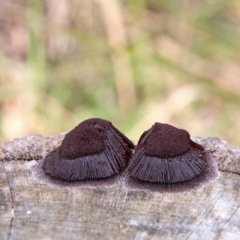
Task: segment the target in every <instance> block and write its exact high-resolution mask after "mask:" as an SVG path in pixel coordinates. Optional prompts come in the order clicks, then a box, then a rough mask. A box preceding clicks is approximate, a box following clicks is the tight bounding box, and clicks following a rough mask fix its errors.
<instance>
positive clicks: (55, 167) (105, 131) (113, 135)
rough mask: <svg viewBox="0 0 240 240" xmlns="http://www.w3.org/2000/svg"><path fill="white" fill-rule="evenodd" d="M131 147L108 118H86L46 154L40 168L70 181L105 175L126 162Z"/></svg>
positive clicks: (128, 141)
mask: <svg viewBox="0 0 240 240" xmlns="http://www.w3.org/2000/svg"><path fill="white" fill-rule="evenodd" d="M134 148H135V146H134V144H133V143H132V142H131V141H130V140H129V139H128V138H127V137H125V136H124V135H123V134H122V133H120V132H119V131H118V130H117V129H116V128H115V127H114V126H113V125H112V124H111V123H110V122H108V121H106V120H102V119H98V118H93V119H88V120H86V121H84V122H82V123H80V124H79V125H78V126H77V127H75V128H74V129H73V130H72V131H70V132H69V133H68V134H66V136H65V138H64V140H63V142H62V145H61V146H60V147H59V148H57V149H55V150H54V151H52V152H51V153H50V154H48V155H47V157H46V158H45V160H44V163H43V170H44V171H45V173H46V174H48V175H50V176H51V177H55V178H58V179H62V180H69V181H76V180H90V179H99V178H107V177H110V176H112V175H115V174H118V173H120V172H121V171H122V170H123V169H124V168H125V167H126V166H127V164H128V161H129V159H130V158H131V157H132V152H133V150H134Z"/></svg>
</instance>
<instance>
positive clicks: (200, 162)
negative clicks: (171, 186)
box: [128, 123, 208, 183]
mask: <svg viewBox="0 0 240 240" xmlns="http://www.w3.org/2000/svg"><path fill="white" fill-rule="evenodd" d="M207 166H208V164H207V161H206V159H205V154H204V148H203V146H201V145H199V144H197V143H195V142H193V141H192V140H191V139H190V135H189V133H188V132H187V131H185V130H183V129H178V128H175V127H173V126H171V125H168V124H162V123H155V124H154V125H153V126H152V128H150V129H149V130H148V131H146V132H144V133H143V135H142V136H141V138H140V140H139V142H138V145H137V147H136V150H135V154H134V156H133V158H132V160H131V161H130V165H129V167H128V172H129V175H130V176H131V177H133V178H136V179H139V180H141V181H146V182H156V183H178V182H184V181H188V180H191V179H193V178H195V177H196V176H198V175H200V174H201V173H202V172H203V171H204V170H205V169H206V168H207Z"/></svg>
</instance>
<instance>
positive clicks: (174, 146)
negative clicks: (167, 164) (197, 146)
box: [146, 123, 190, 158]
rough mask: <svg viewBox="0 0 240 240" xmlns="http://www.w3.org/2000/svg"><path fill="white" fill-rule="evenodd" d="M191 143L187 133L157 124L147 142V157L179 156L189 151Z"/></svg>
mask: <svg viewBox="0 0 240 240" xmlns="http://www.w3.org/2000/svg"><path fill="white" fill-rule="evenodd" d="M189 141H190V135H189V133H188V132H187V131H185V130H183V129H178V128H175V127H173V126H171V125H168V124H162V123H155V124H154V125H153V127H152V129H151V136H150V138H149V140H148V141H147V142H146V155H148V156H155V157H160V158H161V157H173V156H177V155H179V154H182V153H184V152H186V151H187V149H188V148H189Z"/></svg>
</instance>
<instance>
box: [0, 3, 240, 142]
mask: <svg viewBox="0 0 240 240" xmlns="http://www.w3.org/2000/svg"><path fill="white" fill-rule="evenodd" d="M64 2H65V1H64ZM103 2H104V1H74V0H71V1H66V2H65V3H64V4H63V3H62V5H61V6H55V5H54V2H52V1H45V2H44V1H40V0H28V1H27V4H26V6H24V7H22V12H23V13H24V14H26V15H27V18H26V22H25V23H24V24H23V26H24V27H25V30H26V32H27V35H28V48H26V56H27V57H26V59H22V60H18V61H19V62H17V64H16V61H15V59H14V58H13V57H12V55H9V54H7V53H4V54H2V60H1V62H0V76H2V77H1V78H0V81H1V79H3V80H2V86H1V89H0V104H1V105H0V107H1V108H2V110H3V111H2V112H3V114H2V116H1V122H0V124H1V126H2V128H1V140H6V139H11V138H13V137H19V136H21V135H23V134H29V133H32V134H38V133H39V134H45V135H50V134H57V133H59V132H61V131H68V130H70V129H72V128H73V127H74V126H75V125H77V124H78V123H79V122H81V121H83V120H84V119H86V118H91V117H101V118H105V119H108V120H110V121H112V122H113V124H114V125H115V126H117V127H118V128H119V129H121V130H123V131H124V132H125V133H126V134H128V136H129V137H130V138H131V139H133V140H134V141H135V142H136V141H137V140H138V138H139V136H140V135H141V133H142V132H143V131H145V130H146V129H148V128H150V127H151V125H152V124H154V122H164V121H167V122H168V123H170V124H173V125H175V126H178V127H180V128H185V129H187V130H189V132H190V133H191V134H192V135H200V136H218V137H220V138H223V139H226V140H228V141H229V142H230V143H232V144H236V145H239V144H240V139H239V138H238V136H237V134H236V132H238V131H240V121H239V119H240V112H239V103H240V96H239V91H240V84H239V79H240V70H239V64H238V63H239V52H240V51H239V50H240V41H239V39H240V36H239V35H240V28H239V24H240V18H239V9H240V2H239V1H237V0H231V1H228V0H208V1H207V0H205V1H202V0H195V1H190V0H183V1H174V0H170V1H167V0H160V1H157V0H146V1H143V0H141V1H120V0H116V1H106V2H105V4H103ZM10 31H11V29H10ZM19 65H20V66H21V69H24V70H23V71H19V75H17V76H15V75H14V77H13V76H12V74H11V73H12V71H13V69H16V68H17V69H18V67H19ZM23 92H24V93H23ZM19 101H20V102H23V103H22V105H21V104H19ZM9 106H10V107H9ZM14 106H15V107H14ZM19 107H22V114H20V113H21V111H20V113H19V111H16V108H19ZM15 112H16V113H15ZM19 114H20V115H19ZM13 119H14V121H18V124H17V123H16V126H17V127H14V126H15V125H14V124H13V122H14V121H13ZM7 123H9V124H11V125H12V126H13V127H12V128H11V130H6V126H7Z"/></svg>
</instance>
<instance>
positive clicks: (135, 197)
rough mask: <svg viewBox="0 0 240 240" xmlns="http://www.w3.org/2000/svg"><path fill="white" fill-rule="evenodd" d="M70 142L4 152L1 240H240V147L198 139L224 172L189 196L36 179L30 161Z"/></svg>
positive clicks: (26, 144)
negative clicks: (65, 185)
mask: <svg viewBox="0 0 240 240" xmlns="http://www.w3.org/2000/svg"><path fill="white" fill-rule="evenodd" d="M62 138H63V135H59V136H57V137H42V136H27V137H25V138H22V139H16V140H14V141H12V142H9V143H6V144H5V145H4V146H2V147H1V148H0V160H1V161H0V239H71V240H73V239H104V240H106V239H116V240H117V239H137V240H140V239H141V240H145V239H204V240H207V239H227V240H229V239H240V208H239V203H240V191H239V190H240V175H239V174H240V149H237V148H235V147H233V146H230V145H228V144H227V143H226V142H223V141H220V140H219V139H217V138H208V139H202V138H198V139H197V140H198V142H201V143H202V144H204V145H205V147H207V148H208V149H209V150H211V152H212V154H213V157H214V159H215V160H216V161H218V164H219V171H220V174H219V176H218V177H217V179H216V180H214V181H212V182H210V183H209V184H207V185H206V186H204V187H202V188H199V189H196V190H194V191H189V192H184V193H177V194H176V193H165V194H163V193H158V192H146V191H135V190H132V189H128V188H119V187H116V186H115V187H109V188H101V186H99V187H98V188H95V189H94V188H63V189H59V188H52V187H49V186H48V185H45V184H41V183H39V182H36V181H35V180H34V178H33V177H32V174H31V171H30V170H29V167H28V166H29V161H31V160H39V159H41V158H42V157H43V156H44V155H45V154H46V153H47V152H49V151H50V150H52V149H53V148H55V147H56V146H58V145H59V144H60V143H61V140H62Z"/></svg>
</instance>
